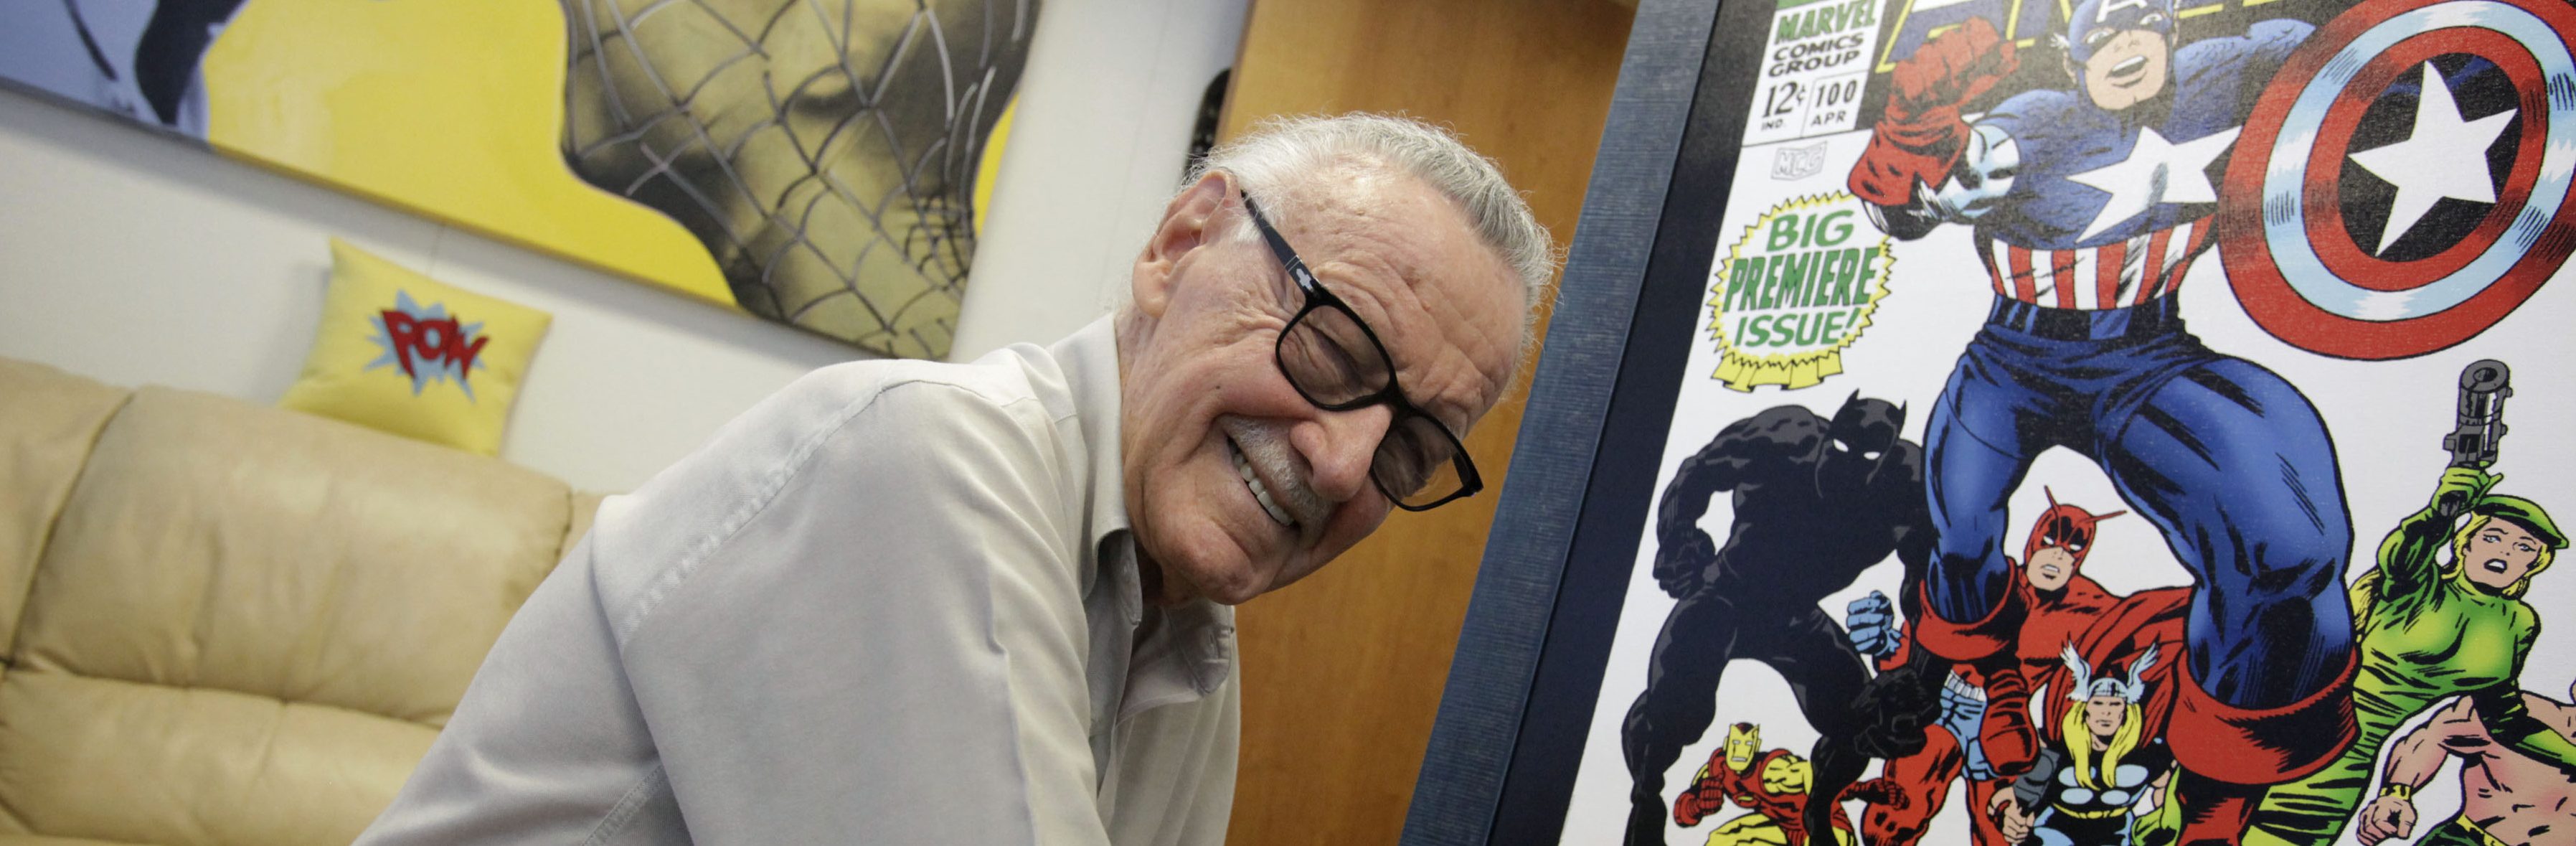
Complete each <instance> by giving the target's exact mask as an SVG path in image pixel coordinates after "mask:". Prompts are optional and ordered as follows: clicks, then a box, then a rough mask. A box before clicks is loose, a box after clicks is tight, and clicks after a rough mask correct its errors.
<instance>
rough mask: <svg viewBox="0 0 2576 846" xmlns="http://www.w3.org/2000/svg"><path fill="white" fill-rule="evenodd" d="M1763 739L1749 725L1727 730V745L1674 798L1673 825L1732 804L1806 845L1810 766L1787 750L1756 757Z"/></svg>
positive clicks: (1840, 823) (1841, 822) (1837, 819)
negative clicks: (1745, 809) (1770, 823)
mask: <svg viewBox="0 0 2576 846" xmlns="http://www.w3.org/2000/svg"><path fill="white" fill-rule="evenodd" d="M1761 737H1762V729H1761V728H1760V727H1758V726H1755V725H1753V724H1751V723H1736V724H1735V725H1733V726H1730V727H1728V729H1727V732H1726V744H1725V745H1724V746H1720V747H1718V749H1717V751H1715V752H1712V753H1710V754H1709V756H1708V765H1707V766H1704V767H1701V768H1700V771H1699V775H1698V777H1697V778H1694V779H1693V780H1692V781H1691V786H1690V787H1689V788H1688V789H1685V790H1683V791H1681V793H1680V794H1679V795H1677V796H1675V797H1673V821H1674V822H1676V823H1680V824H1681V825H1682V826H1683V827H1689V826H1695V825H1698V824H1699V823H1700V821H1701V820H1703V819H1707V818H1708V816H1709V815H1710V814H1714V813H1717V812H1718V811H1720V810H1722V809H1724V808H1725V807H1726V805H1727V803H1728V802H1730V801H1731V802H1734V803H1735V804H1737V805H1741V806H1743V807H1745V808H1749V809H1752V811H1753V813H1754V814H1758V815H1760V816H1762V817H1765V818H1768V819H1769V820H1771V822H1772V824H1773V825H1775V826H1777V827H1778V828H1779V830H1780V832H1781V833H1782V834H1783V835H1785V836H1786V838H1787V842H1788V843H1792V844H1798V843H1805V842H1807V834H1806V832H1807V828H1806V823H1805V821H1804V820H1805V818H1806V813H1807V796H1808V785H1809V782H1810V776H1809V771H1808V765H1807V761H1806V759H1804V758H1800V757H1798V754H1797V753H1795V752H1791V751H1789V750H1786V749H1773V750H1770V751H1767V752H1761V753H1758V754H1757V753H1755V752H1754V751H1753V750H1754V749H1756V748H1759V747H1760V745H1761ZM1834 827H1835V828H1837V829H1842V830H1845V831H1848V830H1849V829H1850V823H1849V822H1847V821H1846V820H1845V819H1844V817H1843V815H1841V814H1835V815H1834ZM1846 839H1847V838H1846Z"/></svg>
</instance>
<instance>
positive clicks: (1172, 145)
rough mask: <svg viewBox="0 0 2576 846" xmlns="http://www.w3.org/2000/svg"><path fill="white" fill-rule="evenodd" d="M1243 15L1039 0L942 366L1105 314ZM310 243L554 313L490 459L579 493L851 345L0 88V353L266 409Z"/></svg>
mask: <svg viewBox="0 0 2576 846" xmlns="http://www.w3.org/2000/svg"><path fill="white" fill-rule="evenodd" d="M1242 10H1243V2H1242V0H1223V2H1207V3H1201V2H1193V0H1146V1H1145V2H1118V0H1051V2H1049V3H1047V4H1046V6H1045V7H1044V11H1043V12H1042V14H1041V17H1040V22H1039V28H1038V32H1037V40H1036V43H1035V44H1034V45H1033V46H1032V54H1031V64H1030V66H1029V70H1028V72H1027V75H1026V76H1025V77H1024V80H1025V82H1024V86H1025V90H1024V92H1023V94H1022V100H1021V105H1020V114H1019V116H1018V122H1019V123H1018V128H1017V130H1016V132H1015V135H1014V138H1013V141H1012V144H1011V146H1010V147H1009V148H1008V149H1007V150H1006V153H1005V160H1004V162H1003V171H1002V176H1001V179H1000V183H999V184H1000V185H1001V186H1002V187H999V188H997V189H996V196H995V197H994V207H993V208H992V209H991V210H990V211H988V212H987V215H988V220H987V222H988V232H987V235H986V237H985V240H984V243H983V245H982V248H981V249H980V250H979V252H978V255H977V268H976V274H975V280H974V282H973V283H972V284H971V285H970V287H969V291H970V292H971V293H970V294H969V295H968V297H967V301H966V306H965V310H964V315H963V317H962V318H961V320H960V325H959V336H958V344H957V353H956V354H957V355H958V356H959V357H971V356H972V355H975V354H979V353H981V352H983V351H986V350H990V349H993V348H996V347H1000V346H1003V345H1005V344H1009V343H1013V342H1017V341H1039V342H1043V341H1048V340H1052V339H1054V338H1056V337H1058V336H1061V335H1063V334H1065V333H1066V332H1069V331H1071V330H1072V329H1074V328H1078V327H1079V326H1081V325H1082V324H1083V323H1085V322H1088V320H1089V319H1091V318H1092V317H1093V316H1096V315H1098V314H1100V313H1102V312H1103V311H1104V306H1103V302H1104V301H1103V293H1102V292H1103V290H1104V288H1103V286H1104V285H1105V284H1106V282H1105V280H1106V279H1107V278H1108V276H1107V272H1106V271H1105V270H1103V268H1106V267H1108V266H1109V263H1110V262H1111V261H1112V259H1113V257H1116V256H1120V255H1130V254H1132V252H1133V251H1134V249H1135V245H1136V244H1137V243H1140V241H1139V240H1138V239H1140V238H1141V236H1142V233H1143V232H1144V230H1145V227H1146V226H1148V225H1150V221H1151V220H1152V219H1153V217H1152V215H1153V213H1154V212H1158V211H1159V209H1160V201H1161V197H1162V196H1163V195H1164V194H1166V193H1168V192H1169V191H1170V189H1171V187H1172V184H1173V182H1174V181H1175V179H1176V178H1177V174H1178V171H1179V168H1180V166H1181V164H1180V162H1181V157H1182V155H1183V150H1184V149H1185V147H1186V145H1187V139H1188V133H1189V128H1190V115H1191V114H1192V113H1193V111H1194V110H1195V109H1196V107H1197V103H1198V98H1199V93H1200V90H1201V88H1202V87H1203V86H1204V85H1205V84H1206V82H1207V79H1208V77H1209V76H1211V75H1213V74H1214V73H1215V72H1216V70H1217V69H1220V68H1223V67H1225V66H1227V65H1229V64H1231V63H1232V60H1233V56H1234V51H1235V45H1236V44H1237V43H1239V41H1240V39H1241V34H1242ZM1147 48H1151V49H1147ZM1140 209H1147V210H1146V211H1143V212H1141V214H1142V217H1141V220H1140V218H1139V215H1140V211H1139V210H1140ZM333 235H338V236H340V237H343V238H346V239H348V240H350V241H351V242H352V243H355V244H358V245H359V246H362V247H364V248H366V249H369V250H372V251H375V252H377V253H378V254H380V255H383V256H385V257H386V258H388V259H391V260H393V261H395V262H398V263H401V264H403V265H405V266H408V267H412V268H414V269H417V270H421V271H423V272H425V273H427V274H429V275H431V276H434V277H437V278H439V279H441V280H444V281H448V282H451V283H454V284H456V285H458V286H461V287H465V288H468V289H471V290H476V291H481V292H485V293H490V294H493V295H495V296H499V297H502V298H505V299H509V300H513V301H516V302H520V303H525V304H527V305H530V306H533V307H536V308H540V309H544V310H546V311H549V312H552V313H553V314H554V316H555V320H554V326H553V328H552V329H551V330H550V332H549V333H548V335H547V339H546V342H545V344H544V346H543V347H541V348H540V349H539V351H538V353H537V357H536V360H535V361H534V362H533V364H532V365H531V367H530V370H529V373H528V378H527V384H526V386H525V387H524V389H523V390H522V392H521V394H520V398H519V402H518V408H517V409H516V410H515V412H514V413H513V417H512V422H511V426H510V431H509V434H508V436H507V438H506V440H505V441H504V446H503V450H502V457H503V458H505V459H507V460H510V461H512V462H516V463H518V464H521V465H525V466H527V467H531V468H534V469H536V470H538V471H540V472H544V473H548V474H551V475H554V476H557V477H560V478H562V479H564V480H565V481H567V482H570V483H571V484H573V485H574V486H575V487H578V488H582V489H586V490H598V491H621V490H628V489H631V488H633V487H635V486H636V485H638V484H640V483H642V482H643V481H644V480H645V479H647V478H649V477H651V475H652V474H653V473H655V472H657V471H658V470H660V469H661V468H662V467H663V466H665V465H668V464H669V463H670V462H671V461H673V460H675V459H677V458H679V457H680V456H682V455H684V454H686V453H687V452H688V451H689V450H691V449H693V448H695V447H696V446H697V444H698V443H699V442H701V441H702V440H704V439H705V437H706V436H707V434H708V433H710V432H712V431H713V430H714V429H715V427H716V426H718V425H720V424H722V423H723V422H724V421H725V420H727V419H730V418H731V417H732V416H734V415H735V414H737V413H740V412H741V411H742V410H743V409H744V408H747V407H749V406H750V405H751V403H753V402H755V401H757V400H758V399H759V398H761V397H762V396H765V395H767V394H768V393H770V392H771V391H774V390H776V389H777V388H778V387H779V386H781V385H784V384H786V383H787V382H788V381H790V380H792V379H794V378H795V377H796V376H797V375H799V374H802V373H804V372H805V371H807V370H810V369H812V368H814V367H818V366H821V365H825V364H830V363H833V362H837V361H844V360H849V359H854V358H864V357H867V355H866V354H865V353H861V352H859V351H858V350H857V349H855V348H852V347H847V346H843V345H840V344H837V343H833V342H830V341H826V340H823V339H821V338H817V337H814V336H811V335H806V334H804V333H800V332H796V331H793V330H789V329H786V328H783V327H780V326H777V325H774V324H769V323H765V322H762V321H760V320H758V319H755V318H752V317H750V316H748V315H744V314H740V313H736V312H731V311H727V310H724V309H720V308H716V307H713V306H709V305H705V304H702V303H698V302H695V301H692V300H689V299H686V298H684V297H681V296H678V295H675V294H669V293H665V292H663V291H661V290H658V289H654V288H651V287H648V286H645V285H642V284H639V283H635V282H631V281H627V280H625V279H623V278H620V277H615V276H611V275H608V274H604V273H600V272H597V271H594V270H591V269H588V268H585V267H580V266H575V265H573V264H570V263H568V262H564V261H560V260H557V259H554V258H552V257H548V256H544V255H540V254H537V253H534V252H531V251H528V250H525V249H522V248H519V247H516V246H512V245H508V244H503V243H500V242H498V241H495V240H492V239H489V238H485V237H482V236H479V235H476V234H473V233H470V232H467V231H465V230H462V229H459V228H457V227H453V226H448V225H444V224H441V223H438V222H434V221H431V220H428V219H424V218H420V217H416V216H413V215H410V214H407V213H403V212H398V211H394V210H392V209H389V208H385V207H382V206H378V205H375V204H372V203H369V202H367V201H365V200H361V199H358V198H356V197H353V196H350V195H347V194H342V193H339V192H337V191H333V190H331V189H328V188H324V187H321V186H318V185H315V184H312V183H308V182H304V181H301V180H298V179H294V178H290V177H286V176H282V175H278V174H276V173H272V172H269V171H266V170H262V169H260V168H257V167H254V166H251V165H247V164H242V163H239V162H235V161H231V160H228V159H224V158H222V157H220V156H217V155H215V154H213V153H210V152H207V151H205V150H203V149H199V148H196V147H192V146H190V145H188V144H185V143H182V142H179V141H177V140H174V139H170V138H165V137H161V136H158V135H155V134H153V133H150V132H146V131H144V130H142V129H139V128H136V127H133V126H131V125H126V124H121V123H119V122H117V121H114V120H110V119H107V118H103V117H98V116H96V115H94V114H92V113H89V112H84V111H79V110H75V109H71V108H67V107H64V106H60V105H56V104H55V103H53V102H52V101H44V100H38V99H35V98H32V97H29V96H27V95H24V94H20V93H17V92H15V91H9V90H4V89H0V356H9V357H13V358H21V359H29V360H34V361H40V362H45V363H48V364H52V365H54V366H57V367H61V368H63V369H65V370H69V371H72V372H75V373H79V374H82V375H85V376H89V377H92V378H95V379H99V380H101V381H105V382H109V383H113V384H120V385H137V384H145V383H152V384H162V385H171V386H175V387H181V388H189V389H194V390H202V391H209V392H213V393H219V394H225V395H229V396H234V397H238V398H242V399H245V400H249V401H252V402H258V403H263V404H265V403H273V402H275V401H276V400H277V398H278V397H279V396H281V395H283V394H284V393H285V390H286V387H287V385H289V384H291V383H292V382H293V381H294V380H295V376H296V372H297V370H298V369H299V367H300V366H301V364H302V362H303V358H304V353H305V351H306V349H307V348H308V346H309V345H310V344H311V342H312V335H313V331H314V327H315V324H316V323H317V322H318V321H319V319H320V315H321V303H322V291H323V285H324V282H325V280H326V278H327V277H328V273H329V269H330V254H329V250H328V248H327V239H328V238H329V237H330V236H333ZM1113 235H1117V236H1120V237H1116V238H1115V239H1114V240H1116V241H1121V242H1123V243H1120V244H1117V245H1114V246H1113V245H1111V244H1110V243H1109V240H1112V236H1113ZM1117 265H1118V274H1117V275H1118V278H1120V279H1123V274H1124V260H1123V259H1118V260H1117ZM0 401H5V398H0Z"/></svg>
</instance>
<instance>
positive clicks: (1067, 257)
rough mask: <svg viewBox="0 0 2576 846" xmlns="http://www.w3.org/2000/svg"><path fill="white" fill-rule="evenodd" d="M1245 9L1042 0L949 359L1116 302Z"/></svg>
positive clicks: (1204, 2) (1225, 2)
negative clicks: (1007, 138)
mask: <svg viewBox="0 0 2576 846" xmlns="http://www.w3.org/2000/svg"><path fill="white" fill-rule="evenodd" d="M1247 5H1248V0H1046V5H1045V6H1044V8H1043V10H1042V11H1040V12H1039V13H1038V37H1037V42H1036V43H1035V44H1033V45H1031V46H1030V49H1029V70H1028V73H1027V74H1025V75H1023V76H1022V77H1021V78H1020V79H1021V82H1020V105H1019V112H1018V114H1017V115H1016V116H1015V117H1013V118H1012V120H1013V122H1014V124H1015V125H1014V127H1013V129H1012V133H1011V142H1010V146H1008V147H1005V148H1004V149H1003V151H1002V171H1001V175H1000V176H999V177H997V178H996V179H995V180H994V186H995V187H994V188H993V207H992V208H991V209H989V210H987V211H986V212H985V220H984V231H983V232H982V233H981V234H980V239H981V240H980V241H979V242H978V243H977V245H976V251H975V277H974V280H973V282H972V283H971V284H969V285H968V286H967V288H966V304H965V307H964V308H963V309H962V313H961V316H960V317H959V319H958V322H957V342H956V346H955V348H954V349H953V350H951V352H950V356H951V357H952V358H956V359H958V360H966V359H971V358H973V357H975V356H977V355H981V354H983V353H984V352H985V351H987V350H992V349H995V348H999V347H1002V346H1004V345H1007V344H1011V343H1014V342H1018V341H1024V340H1035V339H1041V338H1044V339H1052V338H1056V337H1060V336H1063V335H1065V334H1068V333H1071V332H1072V331H1073V330H1075V329H1079V328H1082V326H1083V325H1084V324H1086V323H1090V322H1091V321H1092V320H1093V319H1096V318H1098V317H1099V316H1100V315H1102V314H1106V313H1108V311H1109V309H1110V307H1111V306H1112V305H1114V304H1116V303H1118V302H1121V301H1123V299H1124V291H1125V289H1126V286H1127V280H1128V271H1129V269H1130V268H1131V267H1132V266H1133V264H1134V263H1135V260H1136V251H1137V250H1138V249H1140V248H1142V247H1143V246H1144V244H1145V235H1146V234H1147V233H1149V232H1151V231H1152V230H1153V226H1154V221H1156V220H1160V219H1161V218H1162V214H1163V204H1164V202H1165V201H1166V200H1168V199H1170V198H1171V195H1172V192H1173V191H1174V190H1175V189H1177V188H1178V187H1179V186H1180V181H1181V168H1182V166H1183V164H1184V163H1185V162H1186V160H1187V157H1188V154H1189V146H1190V144H1189V141H1190V128H1191V125H1192V124H1193V123H1194V122H1195V121H1196V119H1197V117H1198V108H1199V98H1200V96H1201V95H1202V94H1204V93H1205V92H1206V90H1207V84H1208V80H1210V79H1213V78H1215V76H1216V74H1217V72H1218V71H1221V70H1224V69H1226V68H1229V67H1233V66H1234V57H1235V53H1236V51H1237V49H1238V48H1239V47H1240V46H1241V45H1242V43H1243V23H1244V21H1243V18H1244V12H1245V8H1246V7H1247Z"/></svg>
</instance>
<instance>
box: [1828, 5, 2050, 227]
mask: <svg viewBox="0 0 2576 846" xmlns="http://www.w3.org/2000/svg"><path fill="white" fill-rule="evenodd" d="M2020 66H2021V65H2020V63H2019V62H2017V61H2015V60H2014V59H2013V43H2012V42H2011V41H2007V40H2005V39H2004V37H2003V34H2002V33H1999V32H1996V31H1995V25H1994V24H1992V23H1988V22H1986V19H1984V18H1969V19H1968V20H1967V22H1966V23H1963V24H1960V25H1959V27H1958V28H1956V29H1952V30H1950V31H1948V32H1944V33H1941V35H1940V37H1937V38H1934V39H1932V40H1931V41H1928V42H1925V43H1924V44H1923V46H1921V47H1918V48H1915V50H1914V54H1913V55H1910V56H1907V57H1905V60H1904V61H1901V62H1898V63H1896V68H1895V70H1894V71H1893V72H1891V73H1890V74H1888V81H1889V82H1890V83H1891V84H1892V85H1893V86H1894V89H1893V90H1891V91H1889V92H1888V96H1887V108H1886V109H1885V110H1884V111H1883V112H1881V113H1880V115H1879V118H1878V126H1877V128H1876V131H1874V132H1872V133H1870V137H1869V149H1868V150H1867V151H1865V152H1863V153H1861V157H1860V161H1859V162H1858V163H1857V164H1854V165H1853V166H1852V172H1851V191H1852V193H1853V194H1855V195H1858V196H1859V197H1860V198H1861V199H1864V200H1868V201H1870V202H1873V203H1877V204H1879V205H1882V206H1898V205H1904V204H1905V203H1906V202H1907V201H1909V200H1912V199H1913V197H1914V185H1915V183H1917V182H1920V183H1922V184H1925V185H1939V184H1941V183H1942V181H1943V180H1946V179H1948V178H1949V176H1950V169H1951V168H1952V167H1954V166H1956V165H1957V164H1958V163H1959V153H1960V151H1961V150H1964V149H1966V142H1967V139H1968V123H1967V121H1964V120H1961V119H1960V118H1959V110H1960V109H1961V108H1962V107H1965V106H1966V105H1967V104H1968V103H1970V102H1972V101H1975V100H1976V99H1977V98H1978V97H1979V96H1982V95H1984V94H1985V93H1986V92H1987V91H1988V90H1990V89H1992V88H1994V87H1995V83H1997V82H2001V81H2003V78H2004V77H2005V76H2008V75H2011V74H2012V72H2013V70H2014V69H2016V68H2019V67H2020Z"/></svg>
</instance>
